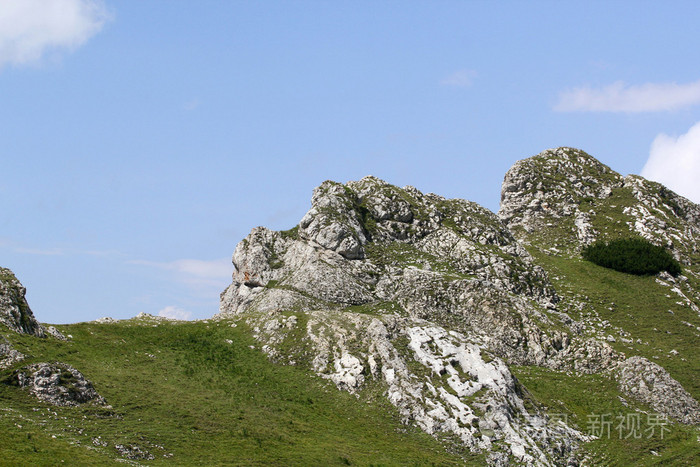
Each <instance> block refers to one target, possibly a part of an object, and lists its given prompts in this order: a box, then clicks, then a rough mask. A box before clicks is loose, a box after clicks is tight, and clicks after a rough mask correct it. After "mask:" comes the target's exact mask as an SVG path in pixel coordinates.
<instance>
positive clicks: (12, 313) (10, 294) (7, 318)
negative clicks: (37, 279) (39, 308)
mask: <svg viewBox="0 0 700 467" xmlns="http://www.w3.org/2000/svg"><path fill="white" fill-rule="evenodd" d="M26 293H27V290H26V289H25V288H24V286H23V285H22V284H21V283H20V282H19V280H17V278H16V277H15V275H14V273H13V272H12V271H10V270H9V269H7V268H0V323H2V324H5V325H6V326H7V327H8V328H10V329H11V330H13V331H15V332H19V333H23V334H33V335H35V336H37V337H44V336H45V332H44V328H43V327H42V326H41V324H39V322H38V321H37V320H36V319H35V318H34V313H32V310H31V309H30V308H29V305H28V304H27V300H26V298H25V294H26Z"/></svg>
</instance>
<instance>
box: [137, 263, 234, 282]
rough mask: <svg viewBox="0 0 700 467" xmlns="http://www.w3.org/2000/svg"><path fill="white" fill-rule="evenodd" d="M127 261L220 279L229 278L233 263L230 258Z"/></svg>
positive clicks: (205, 277) (203, 277)
mask: <svg viewBox="0 0 700 467" xmlns="http://www.w3.org/2000/svg"><path fill="white" fill-rule="evenodd" d="M129 263H130V264H142V265H144V266H153V267H156V268H160V269H165V270H168V271H175V272H179V273H182V274H185V275H187V276H193V277H199V278H202V279H220V278H222V277H226V278H230V276H231V272H232V271H233V265H232V264H231V260H230V259H215V260H211V261H204V260H201V259H179V260H177V261H170V262H158V261H146V260H140V259H137V260H133V261H129Z"/></svg>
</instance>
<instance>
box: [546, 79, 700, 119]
mask: <svg viewBox="0 0 700 467" xmlns="http://www.w3.org/2000/svg"><path fill="white" fill-rule="evenodd" d="M697 104H700V81H695V82H693V83H687V84H677V83H646V84H639V85H628V84H626V83H624V82H622V81H618V82H616V83H613V84H610V85H608V86H604V87H602V88H592V87H590V86H582V87H578V88H574V89H570V90H567V91H564V92H562V93H560V94H559V100H558V101H557V103H556V104H555V105H554V110H555V111H558V112H629V113H636V112H659V111H671V110H678V109H681V108H683V107H689V106H692V105H697Z"/></svg>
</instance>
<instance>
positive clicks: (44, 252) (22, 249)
mask: <svg viewBox="0 0 700 467" xmlns="http://www.w3.org/2000/svg"><path fill="white" fill-rule="evenodd" d="M1 1H2V0H0V2H1ZM0 247H2V248H7V249H9V250H11V251H13V252H15V253H21V254H25V255H39V256H77V255H87V256H99V257H104V258H106V257H111V258H119V257H122V258H123V257H124V256H126V255H125V254H124V253H121V252H119V251H117V250H81V249H77V248H57V247H53V248H51V247H48V248H46V247H43V248H42V247H40V248H36V247H34V246H25V245H22V244H20V243H18V242H16V241H14V240H12V239H7V238H5V239H0Z"/></svg>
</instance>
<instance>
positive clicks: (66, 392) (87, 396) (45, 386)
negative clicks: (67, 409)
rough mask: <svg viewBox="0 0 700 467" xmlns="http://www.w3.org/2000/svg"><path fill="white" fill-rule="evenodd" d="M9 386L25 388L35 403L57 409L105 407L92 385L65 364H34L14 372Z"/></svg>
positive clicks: (104, 402) (103, 401) (102, 399)
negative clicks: (32, 396)
mask: <svg viewBox="0 0 700 467" xmlns="http://www.w3.org/2000/svg"><path fill="white" fill-rule="evenodd" d="M12 384H16V385H17V386H19V387H20V388H28V390H29V392H30V394H32V395H34V396H36V397H37V398H38V399H40V400H42V401H44V402H48V403H50V404H53V405H57V406H77V405H80V404H85V403H88V402H89V403H92V404H96V405H106V401H105V400H104V398H103V397H102V396H100V395H99V394H98V393H97V391H96V390H95V388H94V387H93V385H92V383H91V382H90V381H89V380H87V379H85V377H84V376H83V374H82V373H80V372H79V371H78V370H76V369H75V368H73V367H72V366H70V365H66V364H65V363H58V362H56V363H35V364H33V365H29V366H26V367H24V368H22V369H20V370H16V371H15V372H14V374H13V376H12Z"/></svg>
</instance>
